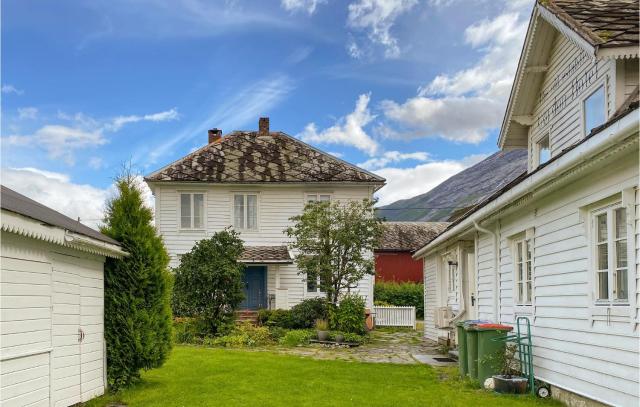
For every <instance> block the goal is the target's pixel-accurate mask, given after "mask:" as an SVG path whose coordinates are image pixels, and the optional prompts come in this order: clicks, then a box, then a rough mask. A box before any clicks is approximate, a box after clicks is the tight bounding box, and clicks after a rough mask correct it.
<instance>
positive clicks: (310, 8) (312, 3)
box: [280, 0, 326, 15]
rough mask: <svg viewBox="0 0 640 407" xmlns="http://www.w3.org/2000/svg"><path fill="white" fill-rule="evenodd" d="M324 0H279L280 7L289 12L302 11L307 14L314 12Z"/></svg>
mask: <svg viewBox="0 0 640 407" xmlns="http://www.w3.org/2000/svg"><path fill="white" fill-rule="evenodd" d="M325 3H326V0H280V5H281V6H282V8H284V9H285V10H287V11H289V12H298V11H302V12H305V13H307V14H309V15H312V14H313V13H315V12H316V8H317V7H318V6H319V5H320V4H325Z"/></svg>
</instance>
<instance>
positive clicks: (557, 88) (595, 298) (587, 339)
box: [414, 0, 640, 406]
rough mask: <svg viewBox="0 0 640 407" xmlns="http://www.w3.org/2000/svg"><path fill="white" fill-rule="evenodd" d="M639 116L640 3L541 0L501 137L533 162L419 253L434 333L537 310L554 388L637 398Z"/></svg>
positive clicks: (539, 355) (546, 375)
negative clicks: (460, 324)
mask: <svg viewBox="0 0 640 407" xmlns="http://www.w3.org/2000/svg"><path fill="white" fill-rule="evenodd" d="M638 119H639V113H638V1H637V0H627V1H601V0H599V1H598V0H593V1H573V0H562V1H561V0H545V1H539V2H537V3H536V5H535V7H534V10H533V13H532V17H531V21H530V24H529V29H528V32H527V36H526V40H525V44H524V48H523V51H522V55H521V57H520V62H519V67H518V71H517V74H516V77H515V80H514V84H513V88H512V91H511V96H510V99H509V103H508V106H507V110H506V114H505V117H504V121H503V125H502V128H501V131H500V136H499V141H498V144H499V147H500V148H501V149H503V150H506V149H512V148H526V149H528V151H529V168H528V171H527V172H525V173H523V174H522V175H521V176H520V177H518V178H516V179H515V181H513V182H512V183H510V184H509V185H507V186H506V187H505V188H502V189H501V190H499V191H498V192H496V193H495V194H493V195H492V196H491V197H489V198H488V199H486V200H485V201H483V202H481V203H480V204H478V205H477V206H475V207H474V208H472V209H471V210H470V211H468V212H467V213H466V214H465V215H464V216H463V217H462V218H460V219H458V220H456V221H455V222H453V223H452V224H451V225H449V226H448V228H447V229H446V230H445V231H444V232H443V233H441V234H440V235H439V236H438V237H436V238H435V239H433V240H432V241H431V242H429V243H428V244H426V246H424V247H423V248H421V249H420V250H418V251H417V252H416V253H415V255H414V256H415V257H416V258H423V259H424V279H425V336H426V337H427V338H429V339H432V340H441V341H442V340H450V341H453V342H454V343H455V333H454V331H453V330H452V329H451V327H452V326H453V324H454V323H455V322H456V321H458V320H467V319H476V318H479V319H486V320H491V321H496V322H501V323H507V324H513V323H514V321H515V318H516V317H518V316H527V317H529V319H530V320H531V323H532V326H533V345H534V350H533V354H534V359H533V361H534V369H535V375H536V377H537V378H538V379H540V380H542V381H545V382H547V383H549V384H551V385H552V386H554V387H553V389H552V392H553V393H554V394H555V395H556V396H557V395H562V394H565V395H566V394H572V395H574V397H578V398H579V397H585V398H588V399H591V400H595V401H599V402H602V403H605V404H610V405H620V406H637V405H639V404H640V396H639V391H640V380H639V377H640V367H639V364H640V359H639V357H640V355H639V348H640V339H639V323H640V320H639V308H638V307H639V305H640V298H639V296H640V280H639V268H640V266H639V261H640V235H639V232H640V225H639V218H640V209H639V204H640V195H639V192H638V176H639V175H638V174H639V155H638V138H639V137H638V125H639V120H638ZM575 395H577V396H575Z"/></svg>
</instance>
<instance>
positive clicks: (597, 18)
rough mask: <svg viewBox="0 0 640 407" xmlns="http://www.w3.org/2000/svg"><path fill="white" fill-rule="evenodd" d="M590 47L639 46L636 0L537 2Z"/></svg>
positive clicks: (559, 0)
mask: <svg viewBox="0 0 640 407" xmlns="http://www.w3.org/2000/svg"><path fill="white" fill-rule="evenodd" d="M538 3H540V5H541V6H542V7H545V8H546V9H547V10H549V11H550V12H552V13H553V14H554V15H555V16H556V17H558V18H559V19H560V20H562V22H564V23H565V24H566V25H567V26H569V27H570V28H571V29H573V30H574V31H575V32H576V33H577V34H578V35H580V36H581V37H582V38H583V39H585V40H586V41H587V42H589V43H590V44H591V45H593V46H599V47H627V46H632V45H638V26H639V21H640V19H639V18H638V0H538Z"/></svg>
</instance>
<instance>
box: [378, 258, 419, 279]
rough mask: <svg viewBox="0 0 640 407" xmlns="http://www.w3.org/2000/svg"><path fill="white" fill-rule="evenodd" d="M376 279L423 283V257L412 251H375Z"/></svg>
mask: <svg viewBox="0 0 640 407" xmlns="http://www.w3.org/2000/svg"><path fill="white" fill-rule="evenodd" d="M375 263H376V281H402V282H404V281H411V282H415V283H422V259H420V260H414V259H413V258H412V257H411V252H375Z"/></svg>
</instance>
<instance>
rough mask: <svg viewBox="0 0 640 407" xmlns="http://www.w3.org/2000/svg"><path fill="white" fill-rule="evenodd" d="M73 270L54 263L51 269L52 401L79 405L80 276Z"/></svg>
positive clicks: (66, 264) (57, 403)
mask: <svg viewBox="0 0 640 407" xmlns="http://www.w3.org/2000/svg"><path fill="white" fill-rule="evenodd" d="M77 271H78V270H77V268H76V266H74V265H72V264H68V263H63V262H59V261H56V262H55V264H54V269H53V400H54V403H55V404H54V405H55V406H69V405H72V404H76V403H79V402H81V401H82V400H81V398H80V395H81V386H80V340H81V338H82V335H81V331H80V281H81V280H80V276H79V274H78V272H77Z"/></svg>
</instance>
